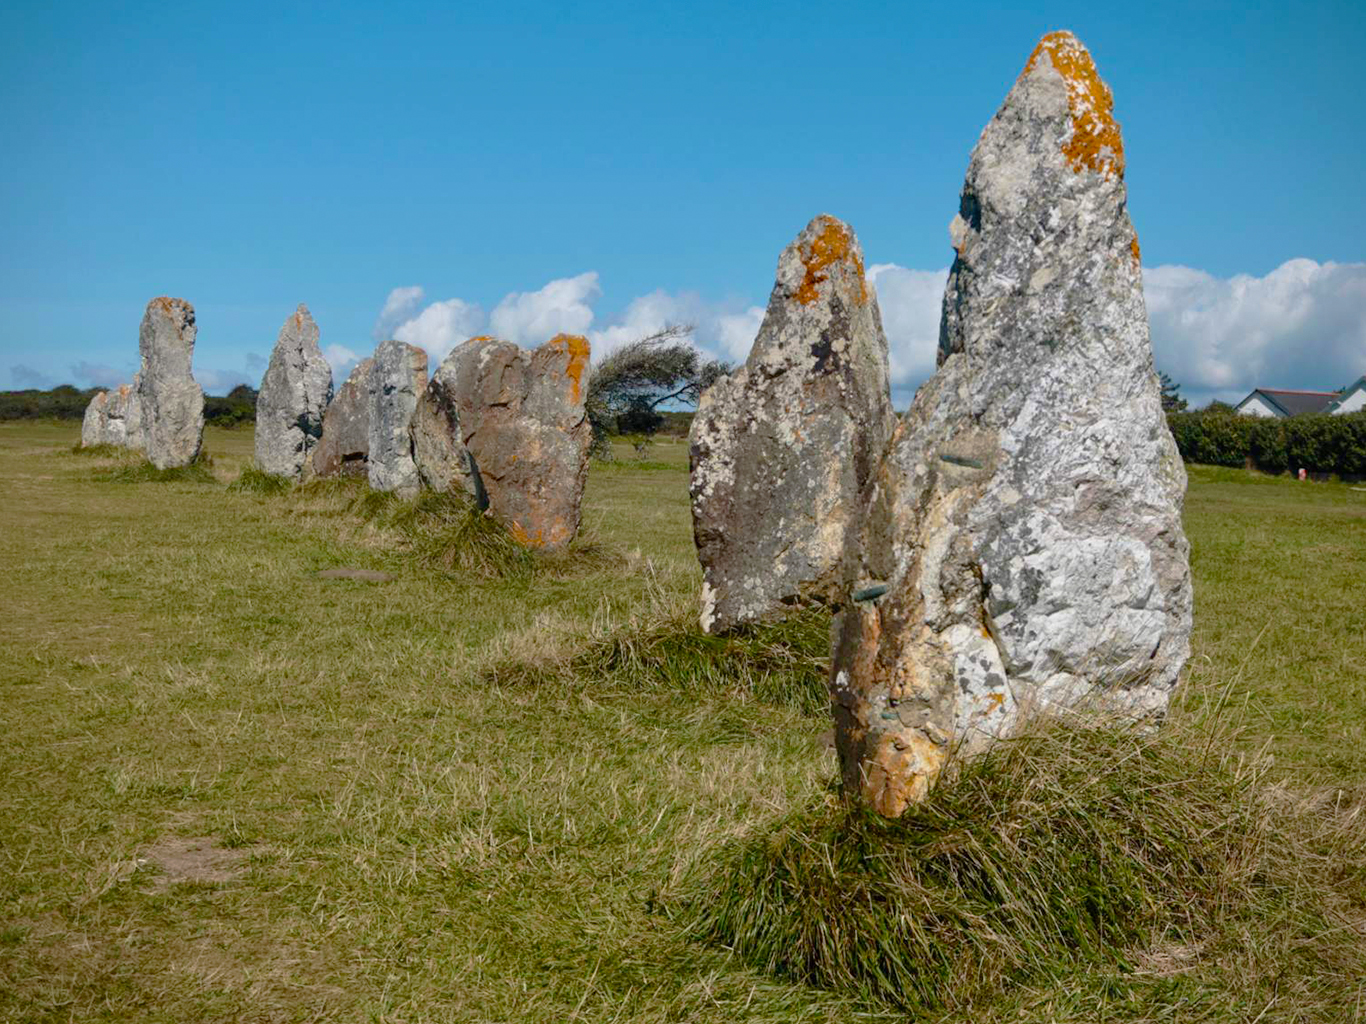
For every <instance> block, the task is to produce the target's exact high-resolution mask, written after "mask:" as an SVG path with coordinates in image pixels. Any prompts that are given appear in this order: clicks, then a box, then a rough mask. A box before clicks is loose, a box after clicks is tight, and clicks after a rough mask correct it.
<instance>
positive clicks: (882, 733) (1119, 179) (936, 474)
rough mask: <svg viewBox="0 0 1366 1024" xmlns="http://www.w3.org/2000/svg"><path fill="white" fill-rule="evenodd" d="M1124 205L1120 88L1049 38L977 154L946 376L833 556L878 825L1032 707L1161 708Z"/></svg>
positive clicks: (1162, 682)
mask: <svg viewBox="0 0 1366 1024" xmlns="http://www.w3.org/2000/svg"><path fill="white" fill-rule="evenodd" d="M1125 204H1126V190H1125V184H1124V151H1123V145H1122V142H1121V137H1120V131H1119V125H1118V124H1116V123H1115V121H1114V118H1113V116H1112V113H1111V95H1110V90H1109V88H1108V87H1107V86H1106V85H1105V84H1104V83H1103V82H1102V81H1101V80H1100V78H1099V77H1098V76H1097V74H1096V70H1095V67H1094V65H1093V64H1092V61H1091V57H1090V54H1089V53H1088V52H1087V51H1086V49H1085V47H1083V46H1082V45H1081V44H1080V43H1079V42H1078V41H1077V40H1076V39H1075V38H1074V37H1073V36H1072V35H1070V34H1069V33H1065V32H1063V33H1054V34H1051V35H1048V36H1045V37H1044V39H1043V41H1042V42H1041V43H1040V44H1039V46H1038V48H1037V49H1036V50H1035V51H1034V54H1033V55H1032V56H1031V57H1030V58H1029V62H1028V63H1027V64H1026V65H1025V68H1024V71H1023V72H1022V73H1021V75H1020V77H1019V80H1018V81H1017V82H1016V83H1015V86H1014V88H1013V89H1012V90H1011V91H1010V94H1009V95H1008V96H1007V97H1006V100H1005V103H1004V105H1003V106H1002V107H1001V109H1000V111H999V112H998V113H997V114H996V116H995V117H994V118H993V119H992V121H991V123H990V124H989V125H987V127H986V130H985V131H983V133H982V136H981V138H980V140H979V141H978V143H977V146H976V148H975V149H974V151H973V154H972V158H971V161H970V163H969V166H968V173H967V179H966V182H965V184H964V186H963V193H962V200H961V204H960V208H959V213H958V216H956V217H955V218H954V220H953V223H952V225H951V226H950V235H951V239H952V241H953V245H954V248H955V249H956V250H957V256H956V258H955V260H954V263H953V267H952V270H951V272H950V276H949V281H948V285H947V288H946V291H945V295H944V307H943V321H942V326H941V331H940V351H939V368H938V370H937V372H936V373H935V375H934V376H933V377H932V378H931V379H930V381H929V382H928V383H926V384H925V385H924V386H923V387H922V388H921V389H920V391H919V392H918V393H917V395H916V397H915V400H914V402H913V403H912V405H911V408H910V410H909V412H908V413H907V414H906V416H905V417H903V419H902V422H901V423H900V425H899V426H898V428H897V431H896V434H895V436H894V438H893V439H892V442H891V444H890V447H889V452H888V455H887V458H886V459H885V461H884V463H883V465H882V467H881V470H880V471H879V474H878V478H877V480H876V482H875V486H874V487H873V488H870V490H869V492H868V496H867V498H868V501H867V516H868V518H867V522H866V523H865V525H864V527H863V528H862V530H861V535H860V537H859V539H858V542H857V544H856V546H855V547H854V548H853V549H852V551H851V554H850V558H849V562H848V566H847V579H846V592H845V600H846V604H845V610H844V612H843V613H842V615H841V618H840V622H839V623H838V626H837V641H836V646H835V652H834V659H833V660H834V664H833V676H832V682H831V687H832V698H833V701H834V710H835V718H836V734H837V745H838V749H839V754H840V759H841V766H842V773H843V779H844V787H845V791H846V793H847V794H849V795H851V796H853V797H854V798H856V799H862V800H863V801H864V802H866V803H867V804H868V805H870V806H872V807H873V808H874V809H876V810H877V811H879V812H880V813H882V814H884V815H889V816H895V815H898V814H900V813H901V812H902V811H903V810H904V809H905V808H906V807H907V806H908V805H909V804H911V803H913V802H916V801H918V800H920V799H922V798H923V797H924V795H925V793H926V792H927V790H928V788H929V787H930V786H931V785H933V783H934V781H935V780H936V778H937V777H938V776H939V775H940V774H941V772H942V771H943V770H944V767H945V765H946V764H947V763H948V761H949V759H950V757H951V755H954V754H955V753H956V754H957V755H959V756H967V755H970V754H973V753H975V752H977V751H980V750H982V749H983V748H985V747H986V746H987V745H989V744H990V742H991V741H992V740H993V738H995V737H998V736H1002V735H1006V734H1009V733H1010V732H1012V731H1014V730H1016V729H1017V728H1018V727H1019V725H1020V723H1021V722H1023V721H1024V720H1025V719H1026V718H1028V717H1029V716H1030V715H1031V714H1036V713H1041V712H1045V711H1050V710H1058V709H1069V708H1071V709H1085V710H1086V711H1087V712H1088V713H1091V712H1094V713H1097V714H1105V715H1110V714H1118V715H1121V716H1124V717H1126V718H1137V719H1147V720H1155V719H1157V718H1160V716H1161V715H1162V714H1163V711H1164V709H1165V708H1166V705H1167V701H1168V699H1169V697H1170V695H1171V693H1172V689H1173V687H1174V686H1175V685H1176V682H1177V677H1178V674H1179V673H1180V671H1181V668H1182V665H1183V664H1184V662H1185V660H1186V658H1187V655H1188V652H1189V640H1190V629H1191V584H1190V570H1189V564H1188V545H1187V542H1186V539H1185V536H1184V535H1183V533H1182V526H1181V506H1182V501H1183V494H1184V490H1185V483H1186V479H1185V472H1184V469H1183V467H1182V465H1181V460H1180V458H1179V457H1178V455H1177V452H1176V448H1175V445H1174V444H1173V442H1172V438H1171V435H1170V433H1169V432H1168V430H1167V426H1166V422H1165V420H1164V418H1163V415H1162V406H1161V401H1160V398H1159V392H1158V384H1157V379H1156V377H1155V375H1154V372H1153V361H1152V352H1151V349H1150V345H1149V338H1148V320H1147V314H1146V311H1145V308H1144V302H1143V289H1142V276H1141V272H1140V267H1139V258H1138V242H1137V239H1136V237H1135V235H1134V229H1133V226H1132V225H1131V223H1130V221H1129V216H1128V213H1127V211H1126V205H1125Z"/></svg>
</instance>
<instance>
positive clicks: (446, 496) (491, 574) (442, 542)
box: [351, 489, 539, 579]
mask: <svg viewBox="0 0 1366 1024" xmlns="http://www.w3.org/2000/svg"><path fill="white" fill-rule="evenodd" d="M351 508H352V511H353V512H355V513H356V514H357V515H358V516H360V517H361V518H362V519H365V520H367V521H369V522H372V523H374V524H376V525H377V526H381V527H387V528H389V529H392V530H394V531H395V532H397V533H398V534H399V535H400V536H402V537H403V538H404V540H405V541H406V542H407V544H408V545H409V548H410V550H411V551H412V554H413V556H414V558H415V560H416V562H417V563H418V564H419V565H420V566H422V567H423V568H427V569H435V570H438V571H441V572H447V573H451V574H455V575H460V576H473V577H476V578H480V579H511V578H519V577H528V576H531V575H532V574H533V573H535V572H536V570H537V568H538V561H539V555H538V553H537V552H536V551H533V550H531V549H530V548H527V547H525V546H524V545H522V544H520V543H518V542H517V540H516V539H515V538H514V537H513V536H512V535H511V534H510V533H509V532H508V531H507V529H506V528H505V527H504V526H503V525H502V524H501V523H499V522H498V521H497V520H496V519H494V518H493V517H492V516H490V515H488V514H487V513H485V512H483V511H481V510H480V509H479V508H478V507H477V506H476V505H475V504H474V502H472V501H470V500H469V499H468V498H466V497H465V496H464V495H460V494H455V493H452V492H436V491H422V492H420V493H419V494H418V495H417V496H416V497H414V498H409V499H404V498H401V497H399V496H398V495H397V494H394V493H392V492H388V491H374V490H368V489H367V490H365V491H364V492H362V493H361V494H360V495H358V496H357V497H356V498H355V499H354V501H353V502H352V505H351Z"/></svg>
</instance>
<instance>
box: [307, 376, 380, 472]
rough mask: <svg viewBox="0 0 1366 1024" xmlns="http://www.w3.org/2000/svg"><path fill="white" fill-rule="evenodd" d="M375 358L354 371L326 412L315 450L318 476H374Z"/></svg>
mask: <svg viewBox="0 0 1366 1024" xmlns="http://www.w3.org/2000/svg"><path fill="white" fill-rule="evenodd" d="M374 366H375V361H374V360H373V359H362V360H361V361H360V362H359V363H357V364H356V366H355V368H354V369H352V371H351V373H350V375H348V376H347V378H346V383H345V384H343V385H342V386H341V390H339V391H338V392H337V395H336V397H335V398H333V399H332V401H331V403H329V404H328V406H327V411H326V412H324V413H323V429H322V436H321V437H320V438H319V439H318V443H317V445H316V446H315V447H314V449H313V459H312V472H313V475H314V476H318V477H327V476H368V475H369V473H370V466H369V461H370V379H371V374H372V372H373V371H374Z"/></svg>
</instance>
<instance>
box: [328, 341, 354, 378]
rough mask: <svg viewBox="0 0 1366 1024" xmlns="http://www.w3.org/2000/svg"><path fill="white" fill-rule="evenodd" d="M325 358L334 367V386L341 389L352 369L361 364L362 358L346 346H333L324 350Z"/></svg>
mask: <svg viewBox="0 0 1366 1024" xmlns="http://www.w3.org/2000/svg"><path fill="white" fill-rule="evenodd" d="M323 358H324V359H326V360H327V362H328V365H330V366H331V367H332V386H333V388H340V387H341V386H342V383H343V382H344V381H345V380H346V377H347V375H348V374H349V373H350V372H351V370H352V368H353V367H354V366H355V365H356V364H357V363H358V362H360V356H358V355H357V354H356V353H354V352H352V351H351V350H350V349H349V348H347V347H346V346H345V345H337V344H332V345H328V346H327V347H326V348H324V349H323Z"/></svg>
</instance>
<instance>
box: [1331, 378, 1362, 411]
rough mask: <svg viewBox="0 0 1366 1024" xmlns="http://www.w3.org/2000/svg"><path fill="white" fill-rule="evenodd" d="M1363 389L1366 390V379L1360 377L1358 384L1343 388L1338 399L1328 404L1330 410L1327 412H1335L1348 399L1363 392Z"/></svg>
mask: <svg viewBox="0 0 1366 1024" xmlns="http://www.w3.org/2000/svg"><path fill="white" fill-rule="evenodd" d="M1363 389H1366V377H1359V378H1357V382H1356V383H1355V384H1353V385H1352V386H1351V387H1348V388H1343V389H1342V390H1341V391H1339V392H1338V394H1337V397H1336V398H1334V399H1333V401H1331V402H1329V403H1328V408H1327V410H1325V411H1327V412H1333V411H1334V410H1335V409H1337V407H1338V406H1340V405H1341V404H1342V403H1343V402H1345V401H1347V399H1348V398H1350V397H1351V396H1352V395H1354V394H1356V393H1357V392H1358V391H1361V390H1363Z"/></svg>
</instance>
